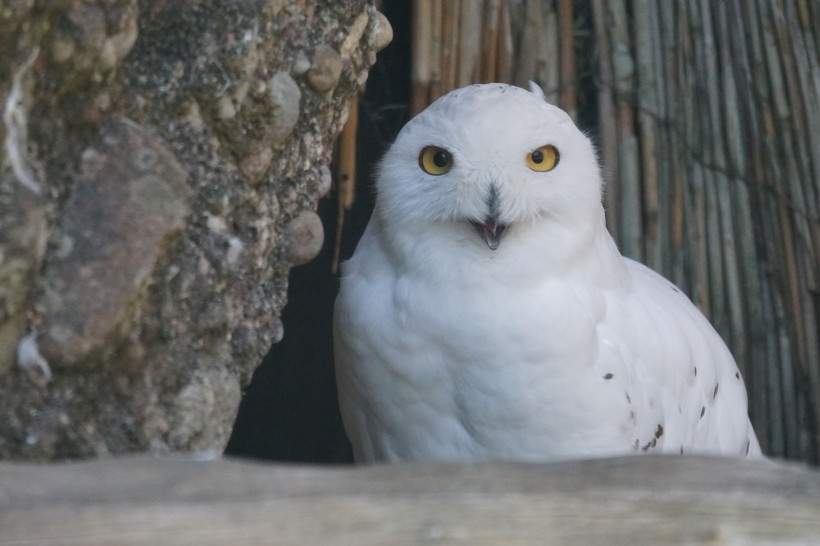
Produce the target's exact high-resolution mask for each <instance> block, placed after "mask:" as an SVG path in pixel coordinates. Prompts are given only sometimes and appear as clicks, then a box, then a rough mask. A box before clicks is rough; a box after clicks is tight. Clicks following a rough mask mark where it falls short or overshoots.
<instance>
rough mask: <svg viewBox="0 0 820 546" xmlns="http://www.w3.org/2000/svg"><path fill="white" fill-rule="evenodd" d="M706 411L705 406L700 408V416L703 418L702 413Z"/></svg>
mask: <svg viewBox="0 0 820 546" xmlns="http://www.w3.org/2000/svg"><path fill="white" fill-rule="evenodd" d="M704 413H706V406H702V407H701V408H700V418H701V419H703V414H704Z"/></svg>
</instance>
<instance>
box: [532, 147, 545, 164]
mask: <svg viewBox="0 0 820 546" xmlns="http://www.w3.org/2000/svg"><path fill="white" fill-rule="evenodd" d="M530 157H532V162H533V163H541V162H542V161H544V152H542V151H541V150H535V151H534V152H533V153H532V156H530Z"/></svg>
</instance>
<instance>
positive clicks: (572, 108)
mask: <svg viewBox="0 0 820 546" xmlns="http://www.w3.org/2000/svg"><path fill="white" fill-rule="evenodd" d="M572 4H573V0H558V21H559V23H558V24H559V28H560V29H561V32H560V33H559V37H560V38H559V39H560V48H559V49H560V52H561V108H563V109H564V110H566V112H567V113H568V114H569V115H570V117H572V118H573V119H575V118H576V117H577V114H578V112H577V110H578V104H577V102H578V98H577V94H578V89H577V83H576V82H577V79H578V75H577V73H576V70H575V20H574V17H573V9H572Z"/></svg>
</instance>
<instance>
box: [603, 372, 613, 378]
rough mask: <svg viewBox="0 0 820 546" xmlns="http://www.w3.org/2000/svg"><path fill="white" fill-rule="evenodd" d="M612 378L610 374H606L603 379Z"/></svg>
mask: <svg viewBox="0 0 820 546" xmlns="http://www.w3.org/2000/svg"><path fill="white" fill-rule="evenodd" d="M613 377H615V376H614V375H612V374H611V373H608V374H606V375H604V379H612V378H613Z"/></svg>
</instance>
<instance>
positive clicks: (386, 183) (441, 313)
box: [334, 84, 760, 462]
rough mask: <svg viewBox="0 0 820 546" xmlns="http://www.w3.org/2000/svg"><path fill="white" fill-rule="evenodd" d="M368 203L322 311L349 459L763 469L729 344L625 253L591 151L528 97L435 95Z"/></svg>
mask: <svg viewBox="0 0 820 546" xmlns="http://www.w3.org/2000/svg"><path fill="white" fill-rule="evenodd" d="M377 189H378V198H377V202H376V210H375V212H374V214H373V217H372V218H371V220H370V223H369V225H368V226H367V230H366V231H365V234H364V236H363V237H362V240H361V241H360V242H359V245H358V247H357V249H356V252H355V253H354V255H353V257H352V258H351V259H350V261H348V262H347V263H346V264H345V267H344V275H343V278H342V286H341V292H340V294H339V297H338V299H337V302H336V311H335V326H334V331H335V332H334V338H335V357H336V370H337V372H336V375H337V379H338V388H339V403H340V407H341V410H342V416H343V419H344V424H345V429H346V431H347V434H348V436H349V438H350V441H351V443H352V444H353V449H354V454H355V457H356V459H357V460H358V461H363V462H367V461H399V460H488V459H516V460H558V459H568V458H585V457H601V456H611V455H619V454H628V453H644V452H647V453H653V452H663V453H691V452H698V453H714V454H723V455H735V456H744V455H749V456H758V455H760V447H759V445H758V442H757V439H756V437H755V434H754V431H753V429H752V427H751V424H750V422H749V418H748V416H747V400H746V390H745V387H744V385H743V381H742V379H741V377H740V374H739V372H738V369H737V366H736V365H735V362H734V360H733V358H732V356H731V354H730V353H729V351H728V349H727V348H726V346H725V344H724V343H723V341H722V340H721V339H720V337H719V336H718V334H717V333H716V332H715V330H714V329H713V328H712V327H711V325H710V324H709V323H708V321H707V320H706V319H705V318H704V317H703V315H701V313H700V312H699V311H698V310H697V309H696V308H695V307H694V305H692V303H691V302H690V301H689V300H688V299H687V298H686V296H684V295H683V294H682V293H681V292H680V291H679V290H678V289H677V288H676V287H675V286H674V285H673V284H671V283H670V282H669V281H667V280H665V279H664V278H663V277H661V276H660V275H658V274H656V273H655V272H653V271H651V270H650V269H648V268H646V267H644V266H642V265H640V264H638V263H636V262H633V261H631V260H629V259H626V258H623V257H622V256H621V255H620V253H619V251H618V249H617V248H616V246H615V244H614V242H613V240H612V238H611V237H610V235H609V233H608V232H607V230H606V227H605V223H604V210H603V207H602V205H601V178H600V173H599V169H598V163H597V159H596V156H595V152H594V150H593V147H592V145H591V143H590V142H589V140H588V139H587V138H586V137H585V136H584V135H583V134H582V133H581V132H580V131H579V130H578V129H577V128H576V127H575V125H574V124H573V122H572V120H571V119H570V118H569V116H567V114H566V113H564V112H563V111H562V110H560V109H558V108H556V107H554V106H551V105H549V104H547V103H546V102H545V101H544V98H543V94H542V93H541V91H540V89H538V88H537V87H534V88H533V91H531V92H530V91H526V90H524V89H520V88H517V87H513V86H509V85H502V84H487V85H473V86H469V87H465V88H463V89H459V90H456V91H453V92H451V93H449V94H447V95H445V96H444V97H442V98H441V99H439V100H437V101H436V102H435V103H433V104H432V105H431V106H430V107H429V108H428V109H427V110H425V111H424V112H422V113H421V114H420V115H418V116H417V117H415V118H414V119H413V120H411V121H410V122H409V123H408V124H407V125H406V126H405V127H404V128H403V129H402V131H401V132H400V134H399V136H398V138H397V139H396V142H395V143H394V144H393V146H392V147H391V148H390V150H389V151H388V152H387V154H386V156H385V158H384V160H383V163H382V165H381V169H380V172H379V175H378V181H377Z"/></svg>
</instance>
